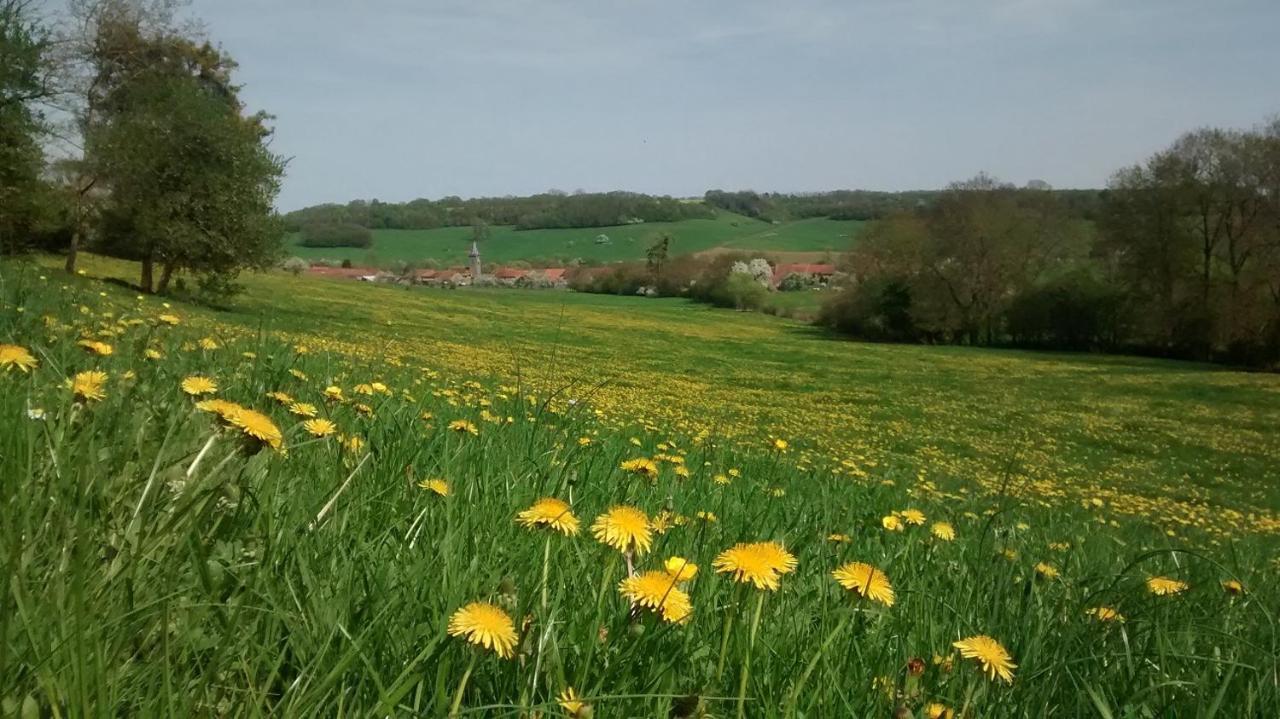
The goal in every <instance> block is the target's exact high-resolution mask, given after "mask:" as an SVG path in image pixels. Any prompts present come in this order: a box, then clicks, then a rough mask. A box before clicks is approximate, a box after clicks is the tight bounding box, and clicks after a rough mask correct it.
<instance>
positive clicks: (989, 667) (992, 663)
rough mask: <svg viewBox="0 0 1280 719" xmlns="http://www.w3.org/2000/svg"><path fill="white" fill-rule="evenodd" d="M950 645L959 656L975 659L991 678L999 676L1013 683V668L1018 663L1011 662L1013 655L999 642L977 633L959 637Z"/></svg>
mask: <svg viewBox="0 0 1280 719" xmlns="http://www.w3.org/2000/svg"><path fill="white" fill-rule="evenodd" d="M952 646H954V647H955V648H956V649H959V650H960V656H962V657H964V658H965V659H974V660H976V661H977V662H978V664H980V665H981V666H982V671H984V672H986V674H987V676H988V677H990V678H991V679H992V680H994V679H995V678H996V677H999V678H1000V679H1003V680H1004V681H1006V682H1008V683H1010V684H1012V683H1013V670H1014V669H1017V668H1018V665H1017V664H1014V663H1013V657H1012V656H1010V655H1009V651H1008V650H1007V649H1005V648H1004V646H1002V645H1001V644H1000V642H998V641H996V640H995V639H992V638H991V637H989V636H987V635H985V634H979V635H977V636H972V637H968V638H966V639H961V640H960V641H958V642H955V643H954V644H952Z"/></svg>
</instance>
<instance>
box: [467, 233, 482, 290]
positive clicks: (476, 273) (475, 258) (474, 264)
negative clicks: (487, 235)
mask: <svg viewBox="0 0 1280 719" xmlns="http://www.w3.org/2000/svg"><path fill="white" fill-rule="evenodd" d="M467 257H470V258H471V281H472V282H475V281H476V280H478V279H480V245H478V244H477V243H476V241H475V240H472V241H471V251H470V252H468V253H467Z"/></svg>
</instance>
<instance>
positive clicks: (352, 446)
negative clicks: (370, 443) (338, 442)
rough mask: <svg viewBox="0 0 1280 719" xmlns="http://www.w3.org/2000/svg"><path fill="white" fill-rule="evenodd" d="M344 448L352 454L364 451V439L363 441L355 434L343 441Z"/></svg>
mask: <svg viewBox="0 0 1280 719" xmlns="http://www.w3.org/2000/svg"><path fill="white" fill-rule="evenodd" d="M342 448H343V449H345V450H347V451H348V452H350V453H352V454H355V453H356V452H359V451H360V450H361V449H364V439H362V438H361V437H360V435H358V434H353V435H351V436H350V437H346V438H344V439H343V440H342Z"/></svg>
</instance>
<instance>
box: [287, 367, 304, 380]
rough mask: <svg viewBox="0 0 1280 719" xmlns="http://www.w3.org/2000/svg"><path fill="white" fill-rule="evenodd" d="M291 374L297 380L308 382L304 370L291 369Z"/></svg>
mask: <svg viewBox="0 0 1280 719" xmlns="http://www.w3.org/2000/svg"><path fill="white" fill-rule="evenodd" d="M289 374H291V375H293V376H294V377H295V378H296V379H300V380H302V381H303V382H306V381H307V373H306V372H303V371H302V370H299V369H294V368H292V367H290V368H289Z"/></svg>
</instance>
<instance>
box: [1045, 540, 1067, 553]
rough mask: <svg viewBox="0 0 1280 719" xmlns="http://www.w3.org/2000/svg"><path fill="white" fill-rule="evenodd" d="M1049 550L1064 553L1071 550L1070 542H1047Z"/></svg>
mask: <svg viewBox="0 0 1280 719" xmlns="http://www.w3.org/2000/svg"><path fill="white" fill-rule="evenodd" d="M1049 549H1051V550H1053V551H1055V552H1065V551H1067V550H1068V549H1071V542H1049Z"/></svg>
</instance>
